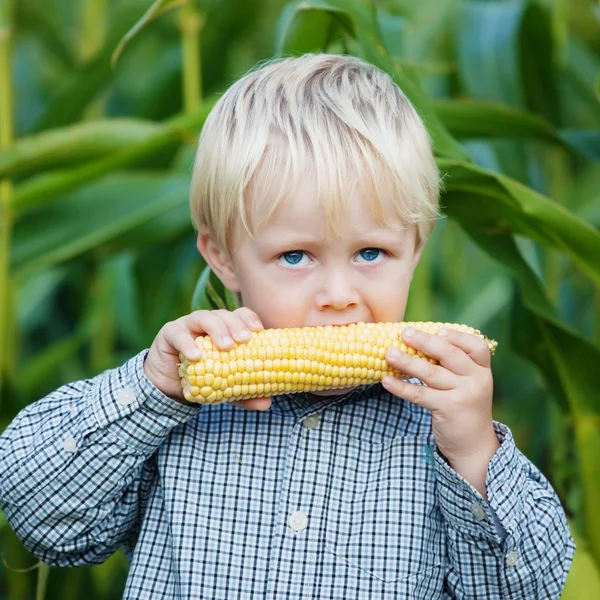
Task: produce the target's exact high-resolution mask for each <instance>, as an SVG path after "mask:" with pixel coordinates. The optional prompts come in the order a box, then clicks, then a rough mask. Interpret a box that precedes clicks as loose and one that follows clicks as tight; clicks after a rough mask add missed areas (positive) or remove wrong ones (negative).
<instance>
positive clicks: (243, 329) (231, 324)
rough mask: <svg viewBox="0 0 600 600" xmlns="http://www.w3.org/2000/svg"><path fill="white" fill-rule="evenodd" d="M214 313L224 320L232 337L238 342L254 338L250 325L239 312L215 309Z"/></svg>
mask: <svg viewBox="0 0 600 600" xmlns="http://www.w3.org/2000/svg"><path fill="white" fill-rule="evenodd" d="M212 314H214V315H215V316H217V317H218V318H220V319H222V320H223V322H224V323H225V325H226V326H227V329H228V330H229V335H230V337H231V338H232V339H234V340H235V341H236V342H237V343H238V344H244V343H246V342H249V341H250V339H251V338H252V331H251V330H250V327H248V325H247V324H246V322H245V321H244V320H243V319H241V318H240V315H239V314H236V313H235V312H231V311H228V310H215V311H213V313H212Z"/></svg>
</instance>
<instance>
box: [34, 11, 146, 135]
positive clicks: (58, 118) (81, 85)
mask: <svg viewBox="0 0 600 600" xmlns="http://www.w3.org/2000/svg"><path fill="white" fill-rule="evenodd" d="M114 4H115V7H114V12H113V14H112V15H111V16H112V18H111V22H110V27H109V28H108V29H107V38H106V42H105V44H104V47H103V48H102V49H101V50H100V51H99V52H98V53H97V54H96V55H95V56H92V57H91V58H90V59H89V60H87V61H85V62H84V63H81V64H79V65H77V66H76V67H75V68H74V69H72V70H69V71H63V72H61V75H60V76H59V77H56V78H55V79H54V80H53V81H52V88H51V90H50V92H51V93H50V97H49V98H48V100H47V101H45V103H44V104H45V107H44V110H43V112H42V113H41V115H40V116H39V118H37V119H36V120H35V122H34V123H33V130H35V131H40V130H42V129H52V128H55V127H60V126H63V125H66V124H67V123H73V122H74V121H77V120H79V119H81V117H82V115H83V114H84V111H85V109H86V108H87V107H88V106H89V104H90V103H91V102H92V101H93V100H94V99H96V98H97V97H98V94H99V93H100V92H101V91H103V90H105V89H106V88H107V87H108V86H109V85H110V84H111V82H112V80H113V78H114V71H113V70H112V69H111V66H110V57H111V54H112V53H113V51H114V48H115V46H116V45H117V43H118V41H119V40H120V39H121V38H122V37H123V35H124V34H125V32H126V31H127V30H128V29H129V27H130V26H131V24H132V23H134V22H135V20H136V19H137V17H138V15H139V8H138V6H137V2H118V3H114ZM65 6H67V5H65ZM67 10H69V9H67Z"/></svg>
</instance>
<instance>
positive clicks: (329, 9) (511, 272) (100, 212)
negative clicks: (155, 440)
mask: <svg viewBox="0 0 600 600" xmlns="http://www.w3.org/2000/svg"><path fill="white" fill-rule="evenodd" d="M159 13H160V14H159ZM144 15H146V18H145V19H144ZM2 31H4V32H10V33H11V34H12V38H11V37H9V36H8V35H4V36H0V38H1V39H0V58H1V57H2V56H4V57H5V58H7V59H10V70H9V69H8V68H3V65H5V62H0V134H2V132H4V135H3V137H2V135H0V140H3V141H2V144H1V145H2V148H1V149H0V178H4V182H3V183H2V187H0V199H1V200H2V202H1V203H0V207H2V210H0V218H1V219H2V221H1V222H0V231H1V232H2V236H3V240H4V241H5V245H4V246H3V245H2V244H0V285H1V287H0V315H2V313H4V317H5V318H4V319H3V320H2V321H1V322H0V323H1V325H0V374H1V376H2V377H1V381H2V389H1V394H2V395H1V396H0V431H1V430H3V429H4V427H5V426H6V425H7V424H8V423H9V422H10V420H11V419H12V418H13V417H14V416H15V414H16V413H17V412H18V411H19V410H21V409H22V408H23V407H25V406H26V405H27V404H29V403H31V402H33V401H35V400H37V399H39V398H41V397H43V396H44V395H45V394H47V393H49V392H51V391H52V390H53V389H55V388H57V387H58V386H60V385H61V384H63V383H65V382H68V381H72V380H78V379H83V378H86V377H90V376H93V375H95V374H97V373H98V372H101V371H102V370H104V369H107V368H110V367H114V366H117V365H119V364H121V363H123V362H124V361H125V360H127V359H128V358H130V357H131V356H132V355H134V354H135V353H137V352H139V351H140V350H142V349H143V348H145V347H148V346H149V345H150V344H151V342H152V340H153V338H154V336H155V335H156V333H157V332H158V330H159V329H160V327H161V326H162V325H163V324H164V323H165V322H166V321H168V320H171V319H173V318H177V317H178V316H180V315H182V314H184V313H186V312H189V311H190V310H191V308H192V302H193V304H194V307H210V306H215V305H218V304H219V303H221V302H228V303H229V304H228V305H230V303H231V301H232V299H231V298H230V297H228V298H225V297H224V296H225V291H224V290H223V288H222V286H219V283H218V282H217V281H214V278H213V277H211V276H210V274H209V273H208V272H206V271H205V265H204V264H203V262H202V260H201V257H200V256H199V255H198V253H197V251H196V248H195V239H194V231H193V229H192V227H191V224H190V219H189V214H188V207H187V200H188V192H189V179H190V172H191V165H192V161H193V154H194V145H195V141H196V139H197V134H198V131H199V128H200V127H201V125H202V122H203V119H204V118H205V115H206V113H207V111H208V110H210V107H211V105H212V103H213V102H214V100H215V98H216V97H218V94H219V93H221V92H222V91H223V90H224V89H225V88H226V87H227V86H228V85H229V84H230V83H232V82H233V81H234V80H235V79H236V78H238V77H239V76H241V75H242V74H243V73H244V72H245V71H247V70H248V69H249V68H251V67H253V66H254V65H255V64H256V63H257V62H258V61H260V60H264V59H268V58H270V57H272V56H275V55H277V54H278V53H279V54H281V53H284V54H289V53H300V52H307V51H328V52H336V53H343V52H346V53H352V54H356V55H358V56H361V57H363V58H365V59H367V60H369V61H371V62H373V63H374V64H376V65H378V66H379V67H381V68H383V69H385V70H387V71H388V72H390V73H392V74H393V75H394V77H395V79H396V81H397V82H398V84H399V85H400V87H402V89H403V90H404V91H405V92H406V93H407V95H408V96H409V97H410V99H411V100H412V101H413V103H414V104H415V105H416V106H417V108H418V110H419V112H420V113H421V115H422V116H423V118H424V119H425V121H426V124H427V126H428V128H429V131H430V133H431V135H432V138H433V140H434V144H435V149H436V156H437V158H438V164H439V166H440V168H441V169H442V171H443V173H444V176H445V179H444V182H445V193H444V195H443V197H442V204H443V206H444V210H445V213H446V215H447V217H448V218H447V219H443V220H441V221H440V222H439V223H438V224H437V226H436V229H435V231H434V234H433V236H432V238H431V240H430V242H429V243H428V246H427V248H426V251H425V253H424V256H423V259H422V261H421V264H420V265H419V267H418V270H417V273H416V275H415V279H414V280H413V287H412V290H411V296H410V300H409V308H408V313H407V318H409V319H421V320H441V321H451V322H462V323H468V324H470V325H472V326H474V327H478V328H480V329H481V330H483V331H485V332H486V334H488V335H489V336H490V337H493V338H494V339H496V340H498V341H499V342H500V347H499V351H498V352H497V355H496V356H495V358H494V373H495V418H496V419H498V420H500V421H502V422H504V423H506V424H508V425H509V426H510V427H511V429H512V431H513V433H514V435H515V439H516V441H517V444H518V446H519V447H520V448H521V450H523V452H525V454H526V455H527V456H529V457H530V458H531V459H532V460H533V461H534V462H535V464H536V465H538V466H539V467H540V468H541V469H542V471H543V472H544V473H545V474H546V475H547V476H548V477H549V478H550V480H551V481H552V483H553V485H554V486H555V488H556V490H557V491H558V493H559V495H560V497H561V500H562V501H563V505H564V506H565V509H566V511H567V514H568V516H569V518H570V521H571V524H572V527H573V532H574V534H575V535H576V536H577V541H578V552H577V555H576V560H575V563H574V566H573V569H572V572H571V574H570V577H569V580H568V583H567V589H566V591H565V594H564V595H563V597H564V598H567V600H587V599H588V598H596V597H600V574H599V573H600V571H599V568H598V566H599V565H600V514H598V511H597V506H598V503H599V502H600V471H599V469H600V467H598V465H600V429H599V428H600V425H599V424H600V419H599V416H600V394H599V393H598V386H597V383H596V381H595V368H597V365H598V364H599V362H600V316H599V312H600V291H599V290H600V234H599V231H598V229H599V227H600V166H599V164H598V160H599V159H600V102H599V96H600V91H599V90H600V77H599V73H600V5H599V4H598V3H597V2H595V1H594V0H445V1H444V2H440V1H439V0H421V1H420V2H413V1H412V0H377V1H375V2H372V1H370V0H309V1H303V2H287V1H285V0H228V1H227V2H220V1H218V0H196V1H194V0H188V1H187V2H186V1H185V0H181V1H178V0H175V1H173V0H157V1H156V2H154V3H152V2H150V0H110V1H109V0H80V1H79V2H77V3H73V2H71V1H69V0H45V1H44V2H40V1H39V0H19V1H18V2H14V1H11V0H0V32H2ZM128 32H129V35H128V37H127V38H126V37H125V36H126V35H127V34H128ZM124 40H126V43H124V42H123V44H122V45H121V46H119V43H120V42H122V41H124ZM7 41H8V43H7ZM117 48H119V52H120V54H119V56H118V60H117V59H116V58H117V57H116V56H115V51H116V50H117ZM2 53H3V54H2ZM111 58H114V60H113V64H114V68H113V66H111ZM6 64H8V63H6ZM2 86H4V88H3V87H2ZM7 86H8V87H7ZM9 88H10V91H12V95H13V97H14V113H13V114H12V115H11V114H10V113H11V112H12V111H10V102H8V101H7V95H6V93H5V92H6V90H7V89H9ZM2 89H4V92H2ZM3 102H4V104H3ZM11 116H12V117H13V118H12V119H10V117H11ZM9 119H10V121H11V122H12V124H13V125H14V140H12V137H13V136H12V135H8V134H7V132H9V129H10V127H9V123H8V121H9ZM9 181H10V182H11V183H10V184H8V183H7V182H9ZM550 199H551V200H550ZM8 242H10V243H8ZM3 247H4V248H5V250H4V251H2V248H3ZM3 273H4V274H3ZM0 553H1V554H2V556H3V559H4V561H5V565H2V564H0V600H3V599H10V600H29V599H31V598H34V597H36V592H37V594H38V597H39V598H41V597H42V596H41V595H42V593H43V592H44V588H45V593H46V597H48V598H55V597H61V598H67V599H68V598H79V597H81V596H82V595H83V594H85V595H86V597H88V598H89V600H108V599H113V598H119V597H121V594H122V590H123V587H124V582H125V577H126V573H127V565H126V562H125V560H124V556H123V555H122V554H121V553H117V554H115V555H114V556H113V557H112V558H111V559H110V560H109V561H108V562H106V563H104V564H103V565H99V566H94V567H81V568H76V569H55V568H53V569H48V568H47V567H45V566H44V567H43V568H41V569H39V568H38V566H39V565H37V566H35V565H36V562H37V561H36V559H35V558H34V557H32V556H31V555H30V554H29V553H28V552H27V551H26V550H25V549H24V547H23V546H22V545H21V544H20V542H18V540H17V539H16V538H15V536H14V534H13V533H12V531H11V529H10V527H9V526H8V524H7V523H6V520H5V519H4V518H3V516H2V514H1V513H0ZM30 566H35V567H34V568H33V569H29V570H27V568H28V567H30ZM19 569H21V570H22V569H26V571H25V572H19ZM48 575H49V576H48ZM46 576H48V579H47V581H46V579H45V578H46Z"/></svg>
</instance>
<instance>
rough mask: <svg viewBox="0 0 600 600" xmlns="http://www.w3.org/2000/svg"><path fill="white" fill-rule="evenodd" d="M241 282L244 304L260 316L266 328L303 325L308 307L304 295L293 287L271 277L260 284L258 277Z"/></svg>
mask: <svg viewBox="0 0 600 600" xmlns="http://www.w3.org/2000/svg"><path fill="white" fill-rule="evenodd" d="M259 279H260V277H259ZM240 283H241V287H242V297H243V299H244V306H246V307H248V308H249V309H250V310H253V311H254V312H255V313H256V314H257V315H258V316H259V317H260V320H261V322H262V324H263V326H264V327H265V329H269V328H278V327H302V326H303V324H304V323H303V318H304V315H305V309H306V307H305V306H304V304H303V297H302V295H301V294H299V293H298V292H297V290H295V289H294V288H293V287H291V286H286V285H281V283H278V282H274V281H272V280H270V279H269V278H265V279H264V280H263V281H262V282H261V283H259V284H257V283H256V279H254V280H252V281H250V280H245V279H242V281H241V282H240Z"/></svg>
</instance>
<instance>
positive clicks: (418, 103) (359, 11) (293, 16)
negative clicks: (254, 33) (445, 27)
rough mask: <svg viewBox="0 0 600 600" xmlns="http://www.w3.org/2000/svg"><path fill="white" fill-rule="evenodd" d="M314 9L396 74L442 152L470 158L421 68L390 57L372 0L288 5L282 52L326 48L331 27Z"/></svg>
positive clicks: (279, 42)
mask: <svg viewBox="0 0 600 600" xmlns="http://www.w3.org/2000/svg"><path fill="white" fill-rule="evenodd" d="M315 12H322V13H325V14H326V15H327V16H328V17H329V18H330V19H331V20H333V21H334V22H335V24H336V27H337V26H340V27H342V28H343V30H344V32H345V34H346V35H347V36H349V37H350V38H352V39H353V40H354V41H355V42H356V44H355V45H354V46H353V48H356V51H357V53H358V55H359V56H360V58H363V59H364V60H366V61H368V62H370V63H372V64H373V65H375V66H377V67H379V68H380V69H382V70H383V71H386V72H387V73H389V74H390V75H392V76H393V77H394V79H395V81H396V83H397V84H398V85H399V87H400V88H401V89H402V91H403V92H404V93H405V94H406V95H407V97H408V98H409V99H410V100H411V102H412V103H413V104H414V105H415V107H416V108H417V110H418V111H419V113H420V115H421V117H422V118H423V120H424V121H425V123H426V125H427V128H428V130H429V133H430V135H431V137H432V139H433V143H434V147H435V150H436V152H437V153H438V154H439V155H441V156H446V157H451V158H455V159H462V160H469V156H468V154H467V152H466V151H465V150H464V148H462V147H461V146H460V144H459V143H458V142H457V141H456V140H455V139H454V138H453V137H452V136H451V135H450V134H449V133H448V131H447V130H446V128H445V127H444V125H443V124H442V123H441V121H440V120H439V118H438V117H437V115H436V114H435V111H434V110H433V108H432V106H431V103H430V100H429V98H428V97H427V95H426V94H425V93H424V91H423V89H422V87H421V84H420V81H419V74H418V71H417V70H416V69H415V68H414V67H412V66H411V65H409V64H406V63H401V62H399V61H394V60H393V58H392V57H391V56H390V54H389V52H388V50H387V49H386V47H385V46H384V42H383V37H382V34H381V31H380V29H379V24H378V17H377V11H376V8H375V4H374V2H373V0H327V1H325V0H301V1H298V2H292V3H291V4H288V5H287V7H286V8H285V10H284V11H283V14H282V17H281V21H280V23H279V24H278V29H277V36H276V48H277V50H278V53H279V54H291V53H297V52H298V53H300V52H307V51H308V50H312V51H317V50H326V49H327V45H328V44H329V43H330V41H331V37H332V34H331V32H332V29H331V28H328V27H326V26H325V25H324V23H323V21H322V19H323V17H322V16H315V15H314V14H312V15H311V14H309V13H315ZM307 13H308V14H307ZM317 20H318V21H317ZM317 22H318V23H319V26H318V27H317V28H316V29H315V30H314V31H311V32H310V34H309V37H308V39H307V40H305V39H304V38H303V37H302V35H303V32H306V31H307V30H308V29H309V26H310V24H311V23H317ZM332 27H333V26H332ZM333 31H335V27H334V28H333Z"/></svg>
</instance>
